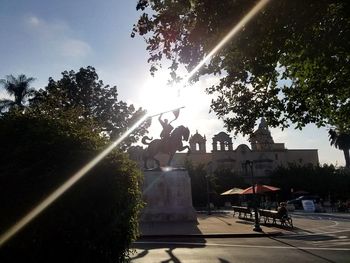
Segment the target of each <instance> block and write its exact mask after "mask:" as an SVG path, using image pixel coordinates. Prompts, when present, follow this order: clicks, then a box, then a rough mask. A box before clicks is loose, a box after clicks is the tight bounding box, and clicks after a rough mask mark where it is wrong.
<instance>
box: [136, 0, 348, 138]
mask: <svg viewBox="0 0 350 263" xmlns="http://www.w3.org/2000/svg"><path fill="white" fill-rule="evenodd" d="M257 2H258V1H256V0H248V1H247V0H238V1H231V0H223V1H207V0H199V1H192V0H185V1H155V0H150V1H145V0H139V1H138V4H137V10H142V12H143V13H142V14H141V16H140V18H139V20H138V22H137V24H136V25H134V29H133V32H132V36H134V35H135V34H136V33H138V34H139V35H141V36H143V37H144V38H145V40H146V43H147V45H148V46H147V50H148V52H149V55H150V57H149V60H148V61H149V62H150V63H151V72H153V73H154V72H155V71H156V70H157V68H158V67H159V64H160V63H161V61H162V60H163V58H165V59H167V60H170V61H171V62H172V64H171V67H170V68H171V69H172V70H173V71H176V70H178V67H179V65H180V64H182V65H184V66H185V67H186V69H187V70H188V71H189V70H191V69H193V68H194V67H195V66H196V65H197V64H198V63H199V62H200V61H201V60H202V59H203V58H204V57H205V55H207V54H208V53H209V52H210V51H211V50H212V48H213V47H214V46H215V45H216V44H217V43H218V41H219V40H221V39H222V38H223V37H224V36H225V35H226V34H227V32H229V31H230V30H231V29H232V27H233V26H234V25H236V24H237V23H238V21H240V20H241V19H242V17H244V16H245V15H246V14H247V13H248V11H249V10H251V8H252V7H253V6H254V5H255V4H256V3H257ZM349 16H350V2H348V1H339V0H333V1H332V0H327V1H326V0H321V1H286V0H285V1H270V2H269V3H268V4H267V5H266V6H265V7H264V9H263V10H261V11H260V12H259V14H257V15H256V16H255V17H254V18H253V19H252V20H251V21H250V22H249V23H246V24H245V25H244V26H243V27H242V28H241V29H240V31H239V32H238V34H236V35H235V37H234V38H233V39H231V40H230V41H229V42H228V43H227V44H226V45H225V46H224V48H222V49H221V50H220V51H219V52H217V53H216V54H215V55H214V56H213V57H212V58H211V59H210V60H209V61H208V62H207V63H206V64H205V65H204V66H203V67H202V68H201V69H200V70H199V72H197V74H196V75H195V76H193V78H192V79H191V81H196V80H198V78H199V77H200V76H203V75H206V74H213V75H217V76H219V78H220V82H219V84H218V85H214V86H212V87H208V88H207V92H208V93H209V94H213V95H215V96H214V98H213V100H212V104H211V108H212V110H213V111H214V112H215V113H216V114H217V116H218V117H219V118H222V119H223V120H224V123H225V126H226V127H227V129H228V130H229V131H231V130H234V132H235V134H237V133H243V134H251V132H252V131H253V129H254V126H255V123H256V121H257V120H258V119H259V118H260V117H265V119H266V121H267V123H268V124H269V125H270V126H272V127H281V128H286V127H288V126H289V125H290V123H294V124H295V125H296V127H297V128H299V129H301V128H302V127H304V126H305V125H306V124H308V123H315V124H316V125H318V126H324V125H326V124H330V125H336V124H337V123H343V125H344V126H345V127H346V130H347V131H349V130H350V121H349V120H350V119H349V118H348V116H350V100H349V97H350V79H349V78H348V76H349V73H350V70H349V69H350V66H349V65H350V63H349V60H350V19H349ZM172 74H173V76H175V75H174V72H173V73H172Z"/></svg>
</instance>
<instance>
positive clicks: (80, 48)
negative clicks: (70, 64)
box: [60, 38, 91, 57]
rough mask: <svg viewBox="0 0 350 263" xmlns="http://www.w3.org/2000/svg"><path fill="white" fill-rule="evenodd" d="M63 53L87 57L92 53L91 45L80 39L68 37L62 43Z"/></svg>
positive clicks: (69, 55)
mask: <svg viewBox="0 0 350 263" xmlns="http://www.w3.org/2000/svg"><path fill="white" fill-rule="evenodd" d="M60 48H61V51H62V55H64V56H67V57H86V56H87V55H88V54H89V53H91V47H90V46H89V44H87V43H86V42H84V41H81V40H78V39H69V38H68V39H66V40H65V41H63V42H62V43H61V47H60Z"/></svg>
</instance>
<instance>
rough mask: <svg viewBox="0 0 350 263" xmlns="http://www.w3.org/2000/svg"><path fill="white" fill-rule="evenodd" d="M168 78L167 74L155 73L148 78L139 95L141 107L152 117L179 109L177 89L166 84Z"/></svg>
mask: <svg viewBox="0 0 350 263" xmlns="http://www.w3.org/2000/svg"><path fill="white" fill-rule="evenodd" d="M169 78H170V76H169V73H167V72H157V74H156V75H155V76H154V77H152V76H149V77H148V78H147V79H146V80H145V82H144V84H143V85H142V88H141V90H140V93H139V100H140V102H141V104H142V107H143V108H145V109H146V110H147V112H148V114H150V115H153V114H157V113H161V112H164V111H169V110H172V109H175V108H178V107H181V104H180V97H179V92H180V91H179V88H178V87H175V86H173V85H169V84H168V80H169Z"/></svg>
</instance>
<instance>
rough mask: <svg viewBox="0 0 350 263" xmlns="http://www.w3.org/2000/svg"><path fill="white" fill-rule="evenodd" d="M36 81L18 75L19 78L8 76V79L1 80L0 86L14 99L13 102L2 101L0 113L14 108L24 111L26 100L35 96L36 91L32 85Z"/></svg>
mask: <svg viewBox="0 0 350 263" xmlns="http://www.w3.org/2000/svg"><path fill="white" fill-rule="evenodd" d="M34 80H35V79H34V78H27V77H26V75H24V74H21V75H18V76H17V77H14V76H13V75H8V76H6V79H0V85H1V86H2V88H3V89H5V90H6V92H7V94H8V95H10V96H13V97H14V99H13V100H11V99H1V100H0V113H1V112H2V111H5V110H8V109H11V108H14V107H17V108H19V109H23V108H24V105H25V102H26V100H27V99H29V98H30V96H31V95H33V92H34V89H32V88H31V87H30V84H31V83H32V82H33V81H34Z"/></svg>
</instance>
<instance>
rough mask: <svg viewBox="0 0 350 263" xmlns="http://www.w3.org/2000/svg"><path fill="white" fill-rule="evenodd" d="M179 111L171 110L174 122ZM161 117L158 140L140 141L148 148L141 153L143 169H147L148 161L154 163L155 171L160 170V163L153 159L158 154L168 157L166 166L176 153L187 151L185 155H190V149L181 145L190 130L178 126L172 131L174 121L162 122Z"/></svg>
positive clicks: (143, 139) (145, 137) (186, 138)
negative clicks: (160, 130) (160, 129)
mask: <svg viewBox="0 0 350 263" xmlns="http://www.w3.org/2000/svg"><path fill="white" fill-rule="evenodd" d="M179 111H180V108H179V109H176V110H173V113H174V115H175V119H174V120H176V119H177V117H178V116H179ZM162 115H163V113H161V114H160V115H159V118H158V120H159V122H160V124H161V125H162V128H163V129H162V132H161V133H160V139H154V140H152V138H149V137H147V136H144V137H143V138H142V140H141V142H142V143H143V144H145V145H148V147H147V148H146V149H145V151H144V153H143V162H144V168H145V169H148V166H147V161H148V160H154V162H155V163H156V165H157V167H156V169H160V162H159V160H157V159H156V158H155V156H156V155H157V154H158V153H165V154H167V155H169V159H168V163H167V165H168V166H170V165H171V161H172V160H173V157H174V155H175V153H176V152H177V151H183V150H185V149H187V150H188V152H187V154H189V153H190V147H189V146H187V145H183V143H182V141H188V139H189V136H190V130H189V129H188V128H187V127H185V126H183V125H180V126H178V127H176V128H175V129H174V128H173V126H172V125H171V123H172V122H173V121H174V120H172V121H171V122H168V120H167V119H164V120H162Z"/></svg>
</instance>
